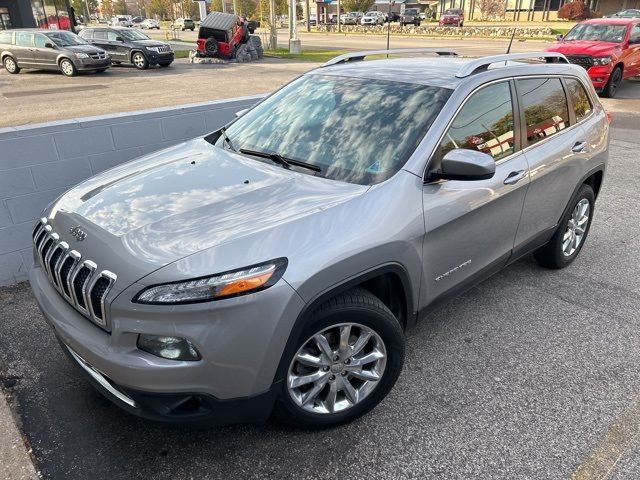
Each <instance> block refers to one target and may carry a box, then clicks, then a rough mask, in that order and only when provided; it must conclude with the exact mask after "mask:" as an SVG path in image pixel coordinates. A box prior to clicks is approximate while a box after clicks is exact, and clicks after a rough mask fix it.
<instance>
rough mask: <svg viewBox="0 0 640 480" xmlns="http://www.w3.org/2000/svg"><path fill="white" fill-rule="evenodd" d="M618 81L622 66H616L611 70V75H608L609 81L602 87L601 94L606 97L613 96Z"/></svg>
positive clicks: (620, 79)
mask: <svg viewBox="0 0 640 480" xmlns="http://www.w3.org/2000/svg"><path fill="white" fill-rule="evenodd" d="M620 82H622V68H621V67H616V68H615V69H614V70H613V72H611V76H609V81H608V82H607V84H606V85H605V86H604V88H603V89H602V96H603V97H606V98H613V97H614V96H615V95H616V92H617V91H618V87H619V86H620Z"/></svg>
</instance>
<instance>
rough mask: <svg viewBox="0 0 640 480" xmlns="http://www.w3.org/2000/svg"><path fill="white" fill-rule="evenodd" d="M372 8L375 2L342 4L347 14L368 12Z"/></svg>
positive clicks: (351, 0) (349, 0)
mask: <svg viewBox="0 0 640 480" xmlns="http://www.w3.org/2000/svg"><path fill="white" fill-rule="evenodd" d="M372 6H373V0H343V1H342V2H341V4H340V7H341V9H342V10H344V11H345V12H368V11H369V10H370V9H371V7H372ZM384 8H386V7H384Z"/></svg>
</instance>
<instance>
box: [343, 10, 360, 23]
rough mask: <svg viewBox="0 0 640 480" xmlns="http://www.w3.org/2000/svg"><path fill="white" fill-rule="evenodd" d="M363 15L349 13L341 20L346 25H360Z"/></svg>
mask: <svg viewBox="0 0 640 480" xmlns="http://www.w3.org/2000/svg"><path fill="white" fill-rule="evenodd" d="M362 15H363V13H362V12H349V13H347V14H345V15H343V16H342V17H341V18H340V20H341V21H342V23H343V24H344V25H359V24H360V19H361V18H362Z"/></svg>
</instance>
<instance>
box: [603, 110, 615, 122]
mask: <svg viewBox="0 0 640 480" xmlns="http://www.w3.org/2000/svg"><path fill="white" fill-rule="evenodd" d="M604 113H606V114H607V122H609V124H611V122H612V120H613V117H612V116H611V112H610V111H609V110H605V111H604Z"/></svg>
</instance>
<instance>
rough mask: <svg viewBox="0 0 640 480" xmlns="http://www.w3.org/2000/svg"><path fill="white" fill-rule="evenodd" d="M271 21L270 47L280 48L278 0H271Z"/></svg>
mask: <svg viewBox="0 0 640 480" xmlns="http://www.w3.org/2000/svg"><path fill="white" fill-rule="evenodd" d="M269 23H270V24H271V28H270V32H269V48H271V50H275V49H276V48H278V31H277V30H276V0H269Z"/></svg>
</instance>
